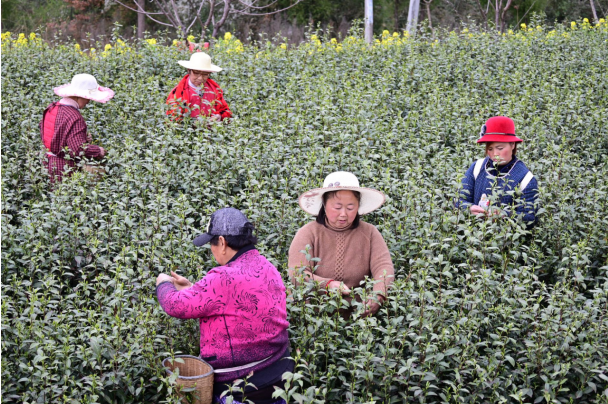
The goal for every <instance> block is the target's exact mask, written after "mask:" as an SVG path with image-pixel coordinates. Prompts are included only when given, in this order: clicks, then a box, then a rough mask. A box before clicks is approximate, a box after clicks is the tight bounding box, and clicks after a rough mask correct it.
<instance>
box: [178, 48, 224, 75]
mask: <svg viewBox="0 0 608 404" xmlns="http://www.w3.org/2000/svg"><path fill="white" fill-rule="evenodd" d="M177 63H179V64H180V65H181V66H184V67H185V68H186V69H190V70H200V71H203V72H221V71H222V68H221V67H219V66H216V65H214V64H212V63H211V56H209V55H207V54H206V53H205V52H196V53H193V54H192V56H190V60H180V61H178V62H177Z"/></svg>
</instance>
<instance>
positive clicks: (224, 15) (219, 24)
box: [213, 0, 230, 37]
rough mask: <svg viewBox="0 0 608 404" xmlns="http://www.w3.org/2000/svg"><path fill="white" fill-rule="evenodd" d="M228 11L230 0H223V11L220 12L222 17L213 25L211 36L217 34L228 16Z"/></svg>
mask: <svg viewBox="0 0 608 404" xmlns="http://www.w3.org/2000/svg"><path fill="white" fill-rule="evenodd" d="M229 11H230V0H224V13H223V14H222V18H221V19H220V20H219V22H218V23H217V24H214V26H213V37H216V36H217V32H218V31H219V29H220V28H221V27H222V25H224V23H225V22H226V18H228V12H229Z"/></svg>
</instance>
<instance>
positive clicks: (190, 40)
mask: <svg viewBox="0 0 608 404" xmlns="http://www.w3.org/2000/svg"><path fill="white" fill-rule="evenodd" d="M186 39H187V40H188V42H194V35H188V38H186Z"/></svg>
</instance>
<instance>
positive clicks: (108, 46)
mask: <svg viewBox="0 0 608 404" xmlns="http://www.w3.org/2000/svg"><path fill="white" fill-rule="evenodd" d="M110 49H112V45H110V44H106V46H105V47H104V48H103V50H104V51H106V52H107V51H109V50H110Z"/></svg>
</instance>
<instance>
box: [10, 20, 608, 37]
mask: <svg viewBox="0 0 608 404" xmlns="http://www.w3.org/2000/svg"><path fill="white" fill-rule="evenodd" d="M605 22H606V20H604V19H603V18H600V20H599V22H598V24H603V23H605ZM9 34H10V32H9Z"/></svg>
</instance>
